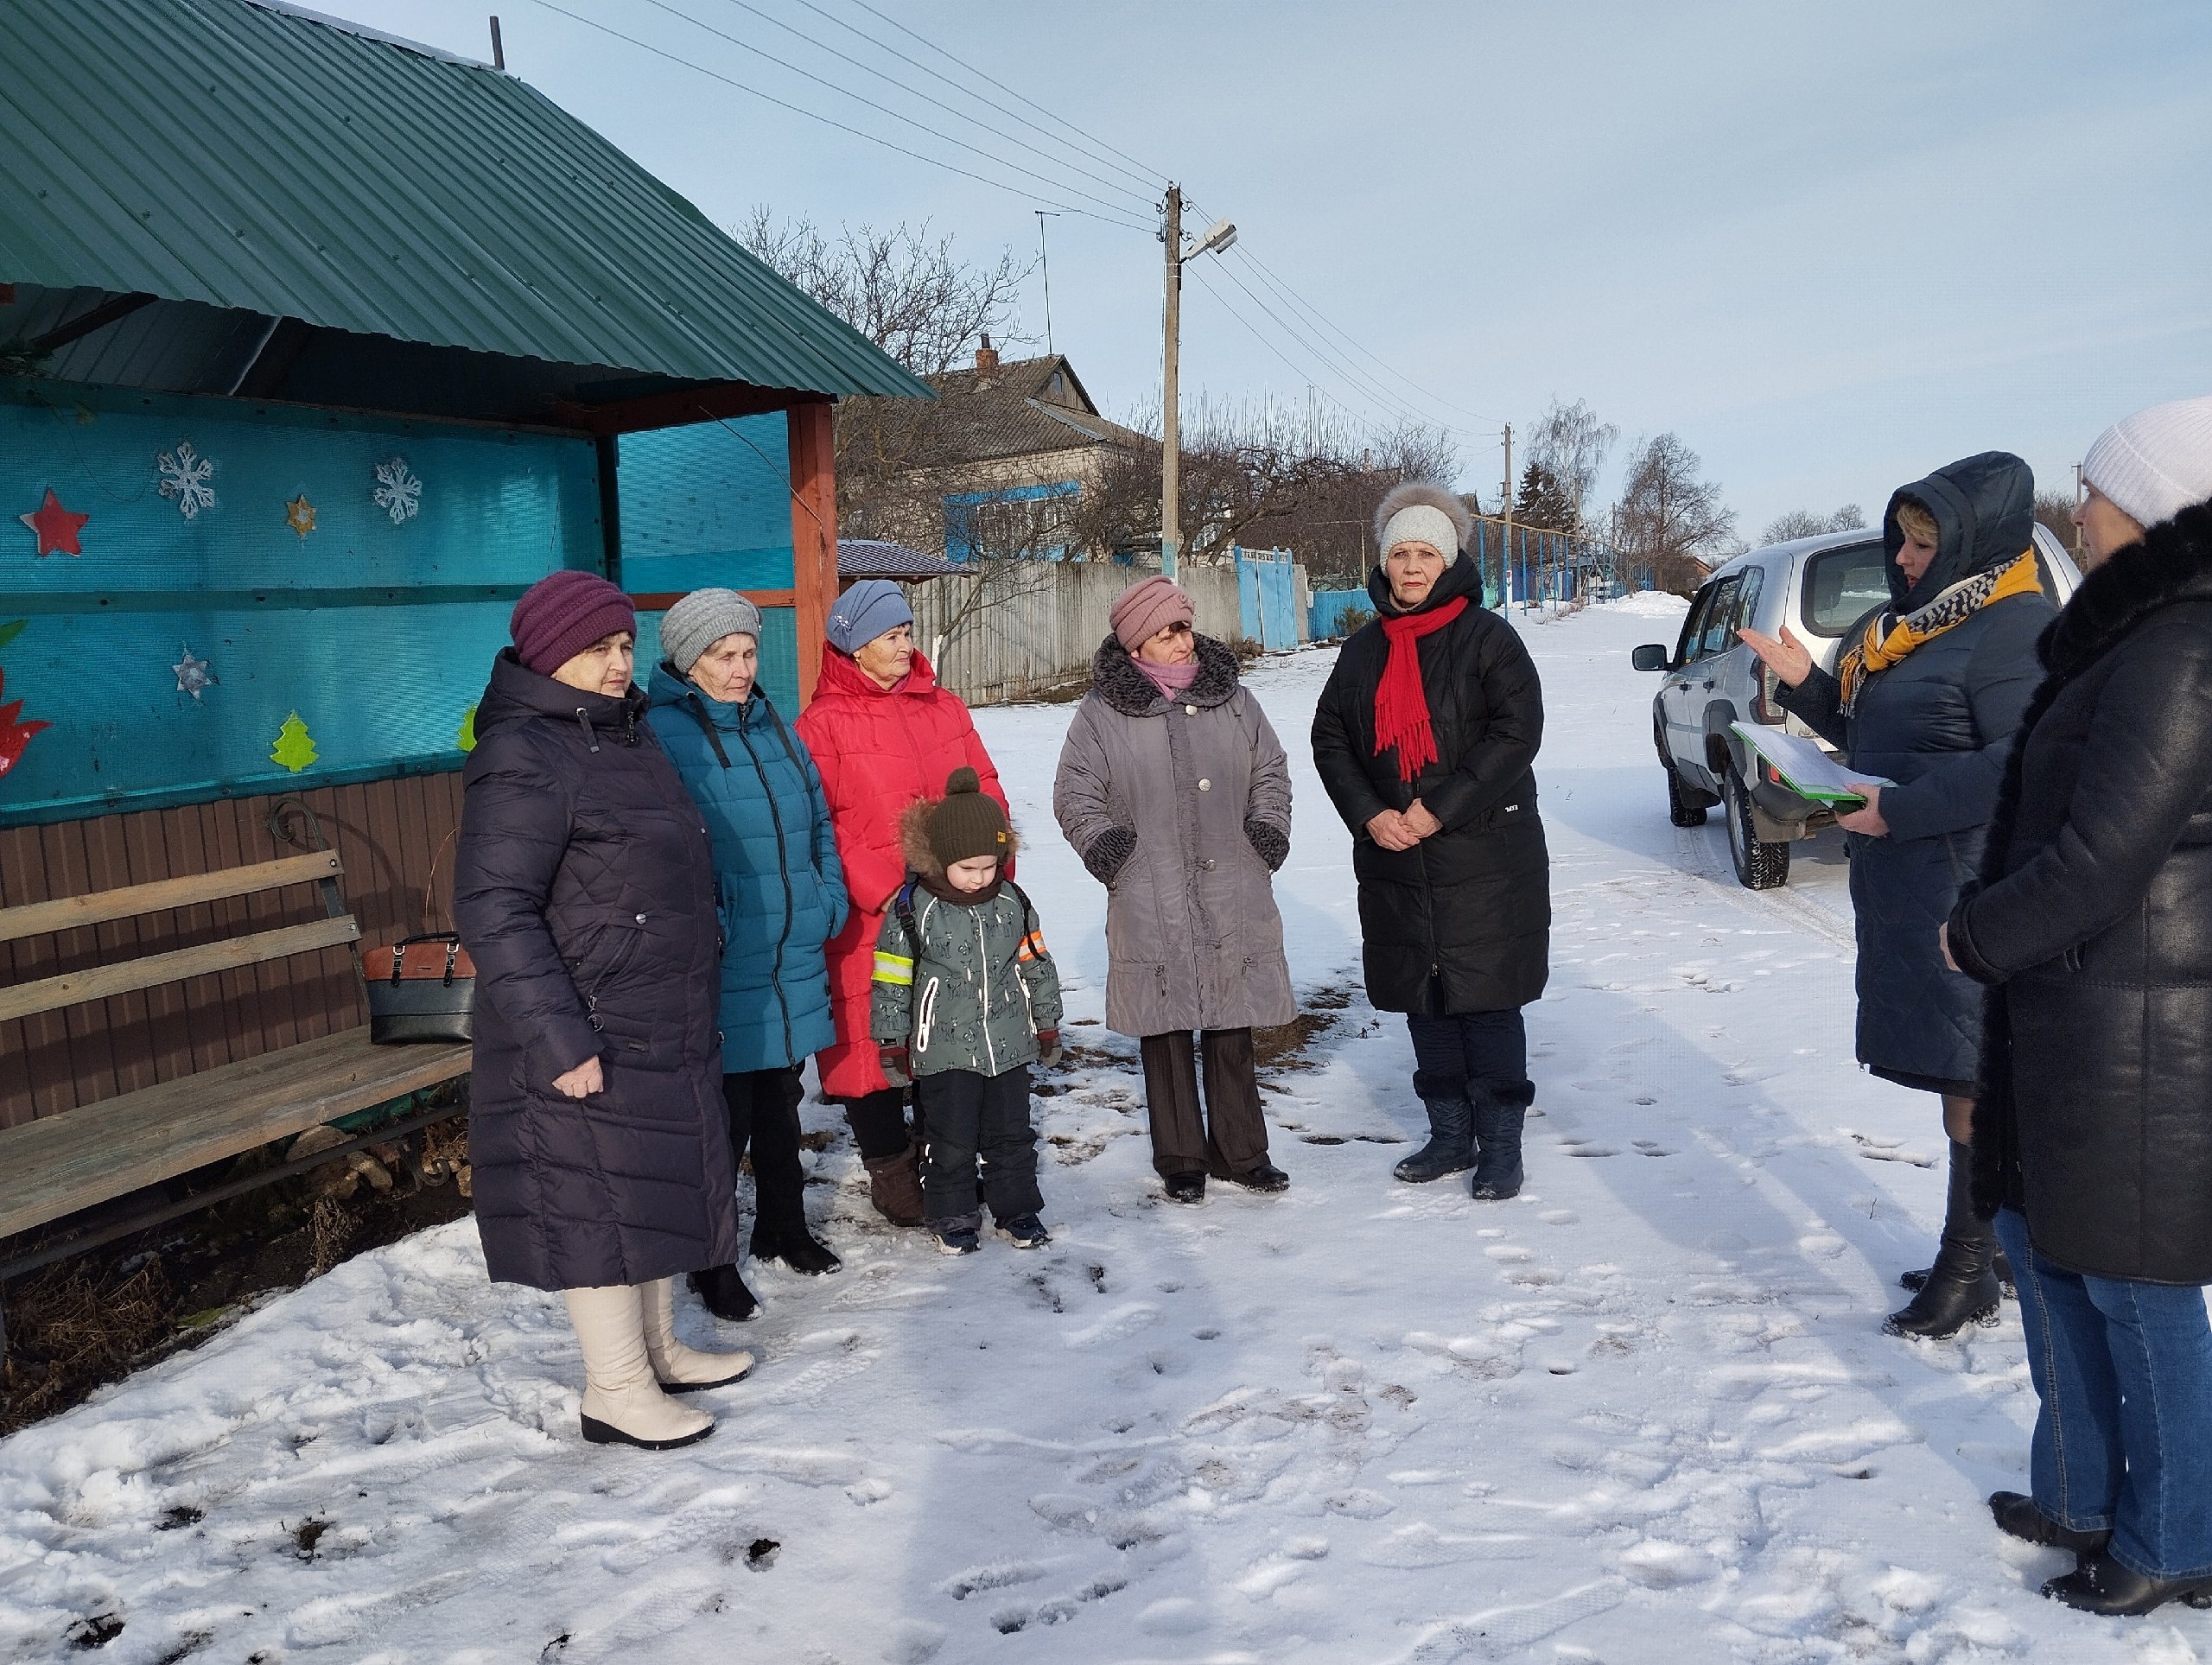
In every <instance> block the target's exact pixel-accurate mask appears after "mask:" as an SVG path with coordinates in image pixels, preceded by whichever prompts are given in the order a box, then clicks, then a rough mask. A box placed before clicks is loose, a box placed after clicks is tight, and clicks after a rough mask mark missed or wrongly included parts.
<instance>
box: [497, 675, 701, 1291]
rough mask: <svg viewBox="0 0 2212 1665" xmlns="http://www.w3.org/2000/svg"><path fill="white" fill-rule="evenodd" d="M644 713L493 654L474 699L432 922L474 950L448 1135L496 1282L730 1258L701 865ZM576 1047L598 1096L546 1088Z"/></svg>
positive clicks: (554, 1282)
mask: <svg viewBox="0 0 2212 1665" xmlns="http://www.w3.org/2000/svg"><path fill="white" fill-rule="evenodd" d="M644 717H645V696H644V694H643V693H642V692H641V691H639V690H636V689H634V688H633V689H632V690H631V691H630V694H629V696H627V697H626V698H624V699H620V700H616V699H610V698H608V697H607V696H605V695H601V694H587V693H582V692H579V691H578V690H575V689H572V688H568V687H565V686H563V684H561V683H556V682H555V681H554V680H553V679H552V678H551V677H543V676H540V675H539V674H538V673H537V672H536V671H534V670H530V669H529V668H528V667H526V666H524V664H521V663H520V662H519V661H518V660H517V659H516V658H515V657H514V652H513V650H512V649H509V650H507V651H505V652H503V653H501V654H500V655H499V658H498V659H497V660H496V661H495V662H494V663H493V667H492V683H491V686H490V687H489V688H488V689H486V690H485V694H484V699H483V702H482V703H481V704H480V705H479V706H478V707H477V708H476V736H477V743H476V749H475V750H474V752H473V753H470V755H469V759H468V767H467V771H466V772H465V773H464V775H463V777H462V781H463V788H464V791H463V797H462V800H461V842H460V846H459V850H458V855H457V859H456V861H455V865H454V920H455V923H456V924H457V925H458V926H459V928H460V931H461V941H462V942H463V943H464V944H466V945H467V949H468V951H469V953H470V955H471V956H473V957H474V960H475V962H476V977H477V1001H476V1057H475V1068H474V1075H473V1077H472V1079H471V1084H470V1096H469V1120H468V1149H469V1160H470V1161H471V1162H472V1164H474V1168H475V1202H476V1221H477V1228H478V1230H480V1232H481V1233H482V1235H483V1238H484V1261H485V1265H486V1268H487V1269H488V1270H489V1271H490V1273H491V1274H492V1276H493V1279H494V1280H495V1281H501V1282H506V1283H524V1284H529V1285H531V1286H532V1287H536V1288H539V1289H574V1288H579V1287H591V1286H595V1285H603V1284H637V1283H647V1282H651V1281H653V1280H654V1279H657V1278H665V1277H672V1276H674V1275H675V1274H677V1273H680V1272H691V1271H696V1270H699V1269H701V1268H705V1267H709V1266H721V1265H728V1264H729V1263H731V1262H734V1261H735V1260H736V1259H737V1257H738V1239H737V1212H736V1199H735V1179H734V1172H733V1170H732V1166H731V1162H730V1149H729V1126H728V1111H727V1109H725V1107H724V1105H723V1103H722V1095H721V1075H722V1071H721V1041H720V1038H719V1037H718V1036H717V1034H716V1033H715V1007H716V1005H717V1003H718V1001H719V999H720V993H721V979H720V967H721V931H720V927H719V921H718V910H717V909H716V907H715V864H714V857H713V854H712V850H711V848H710V847H709V843H708V841H707V832H706V829H705V828H704V827H702V826H701V825H700V823H699V811H698V808H697V806H696V805H695V804H693V803H692V802H691V798H690V794H688V793H687V792H686V791H684V790H683V780H682V779H681V778H679V777H678V776H677V772H676V769H675V766H674V765H672V764H671V763H670V762H669V760H668V758H667V756H666V754H665V753H663V752H662V750H661V747H660V742H659V740H658V739H657V738H656V737H655V736H654V734H653V733H652V729H651V728H648V727H646V725H645V721H644ZM594 1055H596V1056H597V1057H598V1058H599V1060H600V1064H601V1069H602V1070H603V1071H605V1074H606V1077H607V1088H606V1090H605V1091H604V1092H601V1093H596V1094H594V1095H593V1096H591V1097H589V1098H584V1099H573V1098H569V1097H566V1096H563V1095H562V1094H561V1093H558V1092H556V1090H554V1087H553V1082H554V1078H555V1077H557V1076H562V1075H565V1074H566V1073H567V1072H568V1071H570V1070H572V1069H574V1068H575V1067H576V1066H577V1065H578V1064H582V1063H583V1062H584V1061H585V1060H586V1059H587V1058H591V1057H593V1056H594Z"/></svg>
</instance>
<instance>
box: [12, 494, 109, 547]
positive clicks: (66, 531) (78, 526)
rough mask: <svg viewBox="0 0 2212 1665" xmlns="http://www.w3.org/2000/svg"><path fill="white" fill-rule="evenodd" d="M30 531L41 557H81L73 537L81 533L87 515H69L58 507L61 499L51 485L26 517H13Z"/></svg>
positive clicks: (24, 515)
mask: <svg viewBox="0 0 2212 1665" xmlns="http://www.w3.org/2000/svg"><path fill="white" fill-rule="evenodd" d="M91 518H92V516H90V515H88V514H72V513H70V512H69V511H68V510H67V509H65V508H63V507H62V506H61V499H60V498H58V497H56V496H55V495H54V487H52V486H48V487H47V488H46V501H45V502H43V503H41V504H40V505H38V507H37V508H36V509H35V511H33V512H31V513H29V514H20V515H17V516H16V519H18V520H20V521H22V523H23V524H25V525H26V526H29V528H30V529H31V531H32V532H33V534H35V536H36V537H37V538H38V552H39V553H40V554H41V555H82V554H84V550H81V549H79V547H78V546H77V534H78V533H79V532H80V531H84V530H85V523H86V521H87V520H90V519H91Z"/></svg>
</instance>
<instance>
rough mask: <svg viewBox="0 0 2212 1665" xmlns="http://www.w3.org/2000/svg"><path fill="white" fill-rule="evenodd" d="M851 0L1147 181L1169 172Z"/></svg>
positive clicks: (807, 1)
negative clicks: (1126, 166) (1134, 171)
mask: <svg viewBox="0 0 2212 1665" xmlns="http://www.w3.org/2000/svg"><path fill="white" fill-rule="evenodd" d="M799 3H800V4H801V5H803V6H804V7H806V9H807V10H809V11H815V12H821V11H822V8H821V7H820V6H818V5H816V4H815V3H814V0H799ZM849 3H850V4H852V5H855V6H857V7H859V8H860V10H862V11H864V12H866V13H868V15H869V16H872V17H875V18H878V19H880V20H881V21H882V22H886V23H888V24H889V25H890V26H891V27H892V28H893V29H897V30H898V31H899V33H900V34H901V35H905V36H906V37H907V39H909V40H911V41H917V42H918V43H919V44H921V45H923V46H925V47H927V48H929V49H930V50H931V52H934V53H935V54H937V55H938V57H940V58H942V59H944V60H945V61H946V62H947V63H949V64H950V65H952V66H953V67H955V68H957V69H958V70H959V71H960V72H961V73H963V74H965V75H973V76H975V77H976V79H979V80H982V81H984V82H986V83H988V85H990V86H995V87H996V88H998V90H999V91H1000V92H1003V93H1005V94H1006V95H1007V97H1008V98H1010V99H1014V100H1015V101H1017V102H1018V103H1020V104H1024V105H1028V106H1029V108H1030V109H1032V110H1033V111H1036V112H1037V113H1038V114H1039V115H1040V116H1042V117H1044V118H1046V120H1047V121H1049V122H1051V123H1052V124H1054V125H1055V126H1058V127H1065V129H1067V130H1068V131H1069V132H1071V133H1073V134H1074V135H1075V136H1076V137H1078V138H1080V139H1082V140H1083V141H1084V143H1086V144H1089V145H1090V146H1092V147H1093V148H1094V149H1097V150H1102V151H1104V152H1106V153H1107V154H1109V155H1110V156H1116V157H1119V158H1120V159H1121V160H1122V161H1123V162H1128V164H1129V165H1130V166H1131V167H1133V168H1135V169H1136V170H1137V176H1138V177H1139V178H1141V179H1143V180H1145V181H1147V182H1157V181H1160V180H1164V179H1166V177H1167V175H1166V173H1164V172H1163V171H1161V170H1160V168H1154V167H1152V166H1151V165H1150V164H1148V163H1147V162H1141V161H1140V160H1139V159H1138V158H1136V157H1135V156H1131V155H1130V154H1129V153H1128V151H1126V150H1123V149H1120V148H1119V147H1117V146H1116V145H1112V144H1109V143H1107V142H1106V141H1105V140H1103V139H1101V138H1097V137H1093V136H1092V135H1090V134H1089V133H1086V132H1084V130H1083V129H1081V128H1080V127H1077V125H1076V124H1074V123H1073V122H1071V121H1069V120H1068V119H1067V118H1065V117H1064V116H1062V115H1060V114H1059V113H1058V111H1054V110H1052V109H1049V108H1048V107H1046V105H1041V104H1039V103H1038V102H1037V101H1036V100H1035V99H1032V98H1030V97H1028V96H1027V95H1026V94H1024V93H1020V92H1015V91H1014V89H1013V88H1012V87H1010V86H1007V84H1006V83H1005V82H1003V81H1001V80H998V79H994V78H993V77H992V76H990V75H989V74H988V73H985V72H983V71H982V70H980V69H977V68H976V67H975V66H974V65H972V64H969V63H968V62H967V61H965V60H963V59H960V58H957V57H955V56H954V55H953V54H951V53H950V52H947V51H946V50H945V49H944V48H943V47H941V46H939V45H938V43H937V42H936V41H932V40H931V39H930V38H929V37H928V36H926V35H921V34H918V33H917V32H916V31H915V30H913V29H909V28H908V27H907V26H906V24H904V23H902V22H899V20H898V19H897V18H895V17H892V16H887V15H886V14H885V13H883V12H880V11H879V10H876V9H875V7H874V6H873V5H871V4H869V3H868V0H849ZM823 16H829V14H828V13H826V12H824V13H823ZM847 27H848V28H849V27H851V26H850V25H847ZM889 49H890V48H886V50H889ZM916 67H919V66H916ZM1005 113H1007V114H1008V115H1011V114H1012V113H1013V112H1012V111H1006V112H1005Z"/></svg>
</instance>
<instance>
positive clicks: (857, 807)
mask: <svg viewBox="0 0 2212 1665" xmlns="http://www.w3.org/2000/svg"><path fill="white" fill-rule="evenodd" d="M797 726H798V733H799V738H800V739H801V740H804V741H805V742H806V747H807V750H809V751H810V752H811V753H814V761H815V765H816V766H817V767H818V768H819V769H820V770H821V771H822V790H823V793H824V794H825V795H826V796H827V797H828V798H829V821H830V824H831V826H832V827H833V828H834V829H835V830H836V835H837V859H838V861H840V862H842V864H843V866H844V869H845V887H846V888H847V889H848V890H849V892H851V893H852V902H853V907H852V912H851V914H850V915H849V916H848V918H846V920H845V928H844V929H843V930H842V931H839V932H838V933H837V934H836V936H835V937H831V938H830V939H829V950H828V953H829V1000H830V1004H831V1006H832V1007H834V1009H835V1015H836V1023H837V1044H836V1045H834V1046H830V1047H828V1048H826V1049H824V1050H823V1051H822V1052H817V1053H816V1054H815V1062H816V1064H817V1065H818V1066H819V1067H820V1069H821V1071H822V1090H823V1092H824V1093H826V1094H827V1095H829V1096H830V1097H832V1098H858V1097H861V1096H862V1095H864V1094H868V1093H873V1092H880V1091H881V1090H883V1088H884V1087H885V1086H886V1085H887V1084H886V1082H885V1081H884V1079H883V1071H882V1069H881V1068H880V1066H879V1065H878V1064H877V1063H876V1053H875V1043H874V1041H872V1040H870V1039H868V995H869V985H870V983H871V982H873V981H874V975H875V939H876V936H877V934H878V933H879V932H880V931H881V930H882V929H883V915H884V912H885V910H886V909H887V908H888V907H889V906H890V905H891V899H892V897H893V895H894V894H896V893H897V892H898V889H899V885H900V884H901V883H903V882H904V881H905V880H906V857H905V856H904V855H901V854H900V852H899V814H900V812H901V811H903V810H905V809H906V806H907V805H908V804H912V802H913V801H914V800H915V799H916V798H934V797H936V796H937V795H938V794H939V793H941V792H943V791H944V778H945V777H946V776H947V775H949V774H950V773H951V772H953V771H954V770H955V769H957V768H959V767H960V766H962V765H963V764H965V765H967V766H969V767H970V768H972V769H974V770H975V771H976V773H977V774H979V775H981V776H982V779H983V790H984V791H987V792H988V793H989V794H990V795H991V796H992V797H993V798H996V799H997V800H998V802H999V804H1000V806H1001V808H1004V807H1005V805H1006V792H1005V791H1004V790H1003V789H1002V788H1001V786H1000V785H999V772H998V771H997V770H996V769H995V768H993V767H992V766H991V759H990V754H989V753H987V752H986V751H984V750H983V741H982V736H981V735H979V734H976V724H975V721H974V720H973V719H972V718H970V717H969V715H968V708H967V707H966V706H965V705H963V704H962V703H961V702H960V698H959V696H957V695H956V694H952V693H950V692H948V691H947V690H944V689H942V688H939V687H938V685H937V672H936V671H935V670H932V669H931V666H930V662H929V660H928V659H926V658H924V657H923V656H922V655H921V654H919V653H917V654H916V655H914V665H913V669H912V670H910V671H909V672H908V673H907V675H906V680H905V681H903V682H901V683H899V686H898V687H896V688H893V689H886V688H882V687H880V686H879V685H878V684H877V683H876V682H875V679H874V677H870V676H869V675H868V673H867V672H866V671H864V670H861V668H860V667H859V666H858V665H856V664H854V663H853V661H852V660H851V659H850V658H848V657H847V656H846V655H844V654H842V653H840V652H838V651H836V650H835V649H834V648H831V649H825V650H824V651H823V655H822V680H821V682H820V683H819V684H818V685H817V687H816V689H815V690H814V702H813V703H812V704H811V705H810V706H808V707H807V708H806V710H805V711H804V714H803V715H801V716H800V717H799V720H798V725H797Z"/></svg>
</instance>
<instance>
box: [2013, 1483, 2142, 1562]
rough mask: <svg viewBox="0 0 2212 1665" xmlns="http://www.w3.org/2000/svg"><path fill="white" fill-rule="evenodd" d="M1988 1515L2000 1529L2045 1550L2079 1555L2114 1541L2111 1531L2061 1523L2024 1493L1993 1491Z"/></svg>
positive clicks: (2093, 1551)
mask: <svg viewBox="0 0 2212 1665" xmlns="http://www.w3.org/2000/svg"><path fill="white" fill-rule="evenodd" d="M1989 1516H1990V1518H1991V1519H1992V1520H1993V1521H1995V1522H1997V1529H1998V1530H1999V1531H2000V1532H2003V1533H2005V1534H2007V1535H2010V1536H2012V1537H2015V1538H2018V1539H2019V1540H2020V1541H2021V1542H2023V1543H2032V1544H2041V1545H2042V1546H2043V1547H2044V1548H2045V1549H2070V1550H2072V1551H2073V1552H2074V1553H2075V1554H2076V1555H2094V1554H2096V1553H2097V1552H2098V1551H2099V1550H2101V1549H2102V1548H2103V1547H2105V1546H2106V1545H2107V1544H2108V1543H2110V1542H2111V1541H2112V1534H2111V1533H2110V1532H2077V1531H2075V1529H2074V1528H2072V1527H2070V1526H2061V1525H2059V1523H2058V1522H2056V1521H2054V1520H2052V1519H2051V1518H2050V1516H2048V1515H2046V1514H2044V1512H2043V1511H2042V1510H2041V1509H2037V1507H2036V1500H2035V1499H2034V1498H2032V1497H2029V1496H2028V1495H2027V1494H2026V1493H2025V1492H2019V1491H1993V1492H1991V1493H1990V1494H1989Z"/></svg>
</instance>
